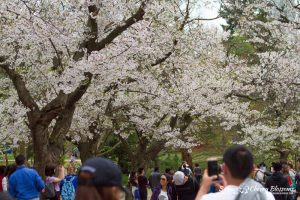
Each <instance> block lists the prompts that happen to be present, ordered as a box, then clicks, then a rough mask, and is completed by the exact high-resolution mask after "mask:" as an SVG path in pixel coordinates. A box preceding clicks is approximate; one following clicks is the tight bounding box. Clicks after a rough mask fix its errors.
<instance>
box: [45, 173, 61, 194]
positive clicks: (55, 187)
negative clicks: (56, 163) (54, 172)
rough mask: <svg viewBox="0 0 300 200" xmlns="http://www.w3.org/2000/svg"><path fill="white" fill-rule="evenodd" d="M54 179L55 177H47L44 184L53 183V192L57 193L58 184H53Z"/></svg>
mask: <svg viewBox="0 0 300 200" xmlns="http://www.w3.org/2000/svg"><path fill="white" fill-rule="evenodd" d="M55 179H56V177H54V176H47V178H46V182H47V183H53V185H54V190H55V191H56V192H59V191H60V189H59V184H58V182H57V183H54V181H55Z"/></svg>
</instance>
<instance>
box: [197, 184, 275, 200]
mask: <svg viewBox="0 0 300 200" xmlns="http://www.w3.org/2000/svg"><path fill="white" fill-rule="evenodd" d="M238 193H239V187H238V186H235V185H228V186H226V187H225V188H224V189H223V190H222V191H221V192H216V193H209V194H206V195H204V196H203V197H202V198H201V200H219V199H221V200H235V198H236V197H237V195H238ZM266 195H267V198H266V199H265V200H275V198H274V196H273V195H272V193H270V192H268V191H266Z"/></svg>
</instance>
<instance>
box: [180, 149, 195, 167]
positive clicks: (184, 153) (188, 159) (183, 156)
mask: <svg viewBox="0 0 300 200" xmlns="http://www.w3.org/2000/svg"><path fill="white" fill-rule="evenodd" d="M181 159H182V161H186V162H187V164H188V165H189V166H190V168H192V167H193V159H192V154H190V153H189V152H188V150H187V149H181Z"/></svg>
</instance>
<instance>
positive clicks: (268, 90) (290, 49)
mask: <svg viewBox="0 0 300 200" xmlns="http://www.w3.org/2000/svg"><path fill="white" fill-rule="evenodd" d="M230 5H231V6H230ZM223 6H224V7H225V10H226V9H229V10H230V9H231V10H236V11H238V12H232V13H231V15H230V16H229V21H230V22H232V21H234V23H231V25H234V26H235V30H236V32H238V33H239V34H241V35H245V36H246V37H247V38H248V42H249V43H250V44H252V45H253V47H254V48H255V50H256V56H257V61H256V63H254V64H253V63H252V64H249V63H247V62H246V61H245V62H243V61H241V62H240V63H237V64H233V63H234V62H232V69H233V71H235V75H236V77H237V78H238V79H240V81H242V82H244V84H245V85H252V86H253V91H252V93H251V95H246V96H245V95H244V97H245V98H246V99H248V100H249V101H251V110H250V111H249V112H248V116H247V117H245V118H244V120H243V121H242V123H241V124H242V135H243V136H244V141H243V142H242V143H244V144H248V145H251V146H253V147H256V148H259V149H260V152H261V153H266V152H274V151H275V152H278V153H279V155H280V158H281V159H287V157H288V155H289V154H290V153H292V152H295V151H294V150H295V149H297V147H298V145H299V144H298V142H299V91H300V88H299V80H300V79H299V75H300V62H299V61H300V60H299V56H298V52H299V1H271V0H270V1H269V0H265V1H244V2H241V1H236V2H235V4H232V2H231V1H225V2H224V5H223ZM237 15H239V16H240V18H235V17H237ZM234 18H235V19H234ZM237 19H238V20H237Z"/></svg>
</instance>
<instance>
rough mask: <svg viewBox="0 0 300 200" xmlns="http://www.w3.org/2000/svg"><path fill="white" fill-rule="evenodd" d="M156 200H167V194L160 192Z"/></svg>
mask: <svg viewBox="0 0 300 200" xmlns="http://www.w3.org/2000/svg"><path fill="white" fill-rule="evenodd" d="M158 200H169V198H168V193H167V192H164V191H163V190H161V192H160V193H159V195H158Z"/></svg>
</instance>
